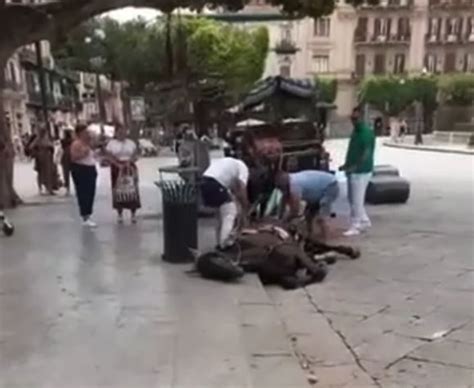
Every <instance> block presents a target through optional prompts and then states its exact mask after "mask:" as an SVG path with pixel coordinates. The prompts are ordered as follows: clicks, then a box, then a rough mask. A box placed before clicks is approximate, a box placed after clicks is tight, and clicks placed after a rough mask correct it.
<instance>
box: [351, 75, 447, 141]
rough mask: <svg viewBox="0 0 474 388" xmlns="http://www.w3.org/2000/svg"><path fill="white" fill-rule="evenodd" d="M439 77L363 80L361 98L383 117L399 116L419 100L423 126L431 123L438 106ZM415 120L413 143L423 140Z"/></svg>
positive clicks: (392, 77) (386, 77)
mask: <svg viewBox="0 0 474 388" xmlns="http://www.w3.org/2000/svg"><path fill="white" fill-rule="evenodd" d="M437 95H438V79H437V78H436V77H434V76H426V75H421V76H416V77H410V78H404V77H394V76H381V77H380V76H379V77H371V78H368V79H366V80H365V81H364V82H363V83H362V85H361V89H360V101H361V102H362V103H368V104H369V105H371V106H373V107H374V108H376V109H377V110H378V111H380V112H381V113H382V114H383V115H384V117H385V119H386V118H387V117H389V116H398V115H400V114H401V113H402V112H403V111H404V110H406V109H407V108H408V107H410V106H412V105H413V103H415V102H419V103H420V104H421V108H422V110H423V112H422V115H423V123H424V126H425V129H427V130H431V128H432V126H433V113H434V111H435V110H436V107H437ZM419 124H420V123H417V125H416V128H417V132H416V139H415V140H416V142H417V143H421V142H422V131H421V130H422V126H421V125H419Z"/></svg>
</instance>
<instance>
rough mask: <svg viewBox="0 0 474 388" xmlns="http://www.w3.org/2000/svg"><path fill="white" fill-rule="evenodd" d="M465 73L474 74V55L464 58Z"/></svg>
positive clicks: (467, 55) (470, 54)
mask: <svg viewBox="0 0 474 388" xmlns="http://www.w3.org/2000/svg"><path fill="white" fill-rule="evenodd" d="M464 71H465V72H468V73H474V53H469V54H466V55H465V56H464Z"/></svg>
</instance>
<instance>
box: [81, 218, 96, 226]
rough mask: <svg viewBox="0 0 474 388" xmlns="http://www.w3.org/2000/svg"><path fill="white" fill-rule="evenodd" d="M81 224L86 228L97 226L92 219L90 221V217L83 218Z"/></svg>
mask: <svg viewBox="0 0 474 388" xmlns="http://www.w3.org/2000/svg"><path fill="white" fill-rule="evenodd" d="M82 226H84V227H86V228H91V229H94V228H97V224H96V223H95V222H94V221H92V220H91V219H90V218H89V219H88V220H85V221H84V222H83V223H82Z"/></svg>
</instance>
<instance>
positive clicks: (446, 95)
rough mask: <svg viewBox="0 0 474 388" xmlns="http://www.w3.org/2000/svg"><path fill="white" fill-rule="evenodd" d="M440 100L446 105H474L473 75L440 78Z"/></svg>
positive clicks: (453, 75)
mask: <svg viewBox="0 0 474 388" xmlns="http://www.w3.org/2000/svg"><path fill="white" fill-rule="evenodd" d="M439 89H440V93H441V98H442V99H443V100H444V101H445V102H446V103H448V104H453V105H461V106H463V105H464V106H465V105H473V104H474V74H446V75H443V76H441V77H440V80H439Z"/></svg>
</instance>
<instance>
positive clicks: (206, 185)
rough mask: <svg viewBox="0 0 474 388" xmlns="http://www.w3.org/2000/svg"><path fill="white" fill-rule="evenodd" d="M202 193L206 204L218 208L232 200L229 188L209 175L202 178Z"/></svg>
mask: <svg viewBox="0 0 474 388" xmlns="http://www.w3.org/2000/svg"><path fill="white" fill-rule="evenodd" d="M201 195H202V200H203V202H204V205H205V206H207V207H211V208H218V207H221V206H222V205H224V204H226V203H228V202H232V197H231V195H230V193H229V190H228V189H227V188H226V187H225V186H223V185H222V184H221V183H219V182H218V181H217V180H216V179H214V178H211V177H207V176H204V177H203V178H202V182H201Z"/></svg>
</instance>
